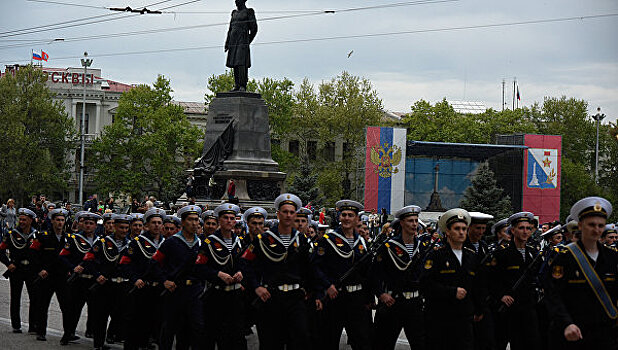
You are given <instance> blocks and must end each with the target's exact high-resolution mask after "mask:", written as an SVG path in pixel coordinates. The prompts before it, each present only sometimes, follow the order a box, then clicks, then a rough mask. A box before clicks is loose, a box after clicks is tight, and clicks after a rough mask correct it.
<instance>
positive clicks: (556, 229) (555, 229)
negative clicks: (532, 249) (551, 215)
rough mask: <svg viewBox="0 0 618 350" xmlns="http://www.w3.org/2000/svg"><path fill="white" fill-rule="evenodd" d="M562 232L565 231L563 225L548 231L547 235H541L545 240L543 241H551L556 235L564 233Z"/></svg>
mask: <svg viewBox="0 0 618 350" xmlns="http://www.w3.org/2000/svg"><path fill="white" fill-rule="evenodd" d="M562 231H563V230H562V226H561V225H556V226H554V227H552V228H550V229H549V230H547V231H546V232H545V233H543V234H542V235H541V238H543V239H550V238H552V237H553V236H554V235H555V234H558V233H562Z"/></svg>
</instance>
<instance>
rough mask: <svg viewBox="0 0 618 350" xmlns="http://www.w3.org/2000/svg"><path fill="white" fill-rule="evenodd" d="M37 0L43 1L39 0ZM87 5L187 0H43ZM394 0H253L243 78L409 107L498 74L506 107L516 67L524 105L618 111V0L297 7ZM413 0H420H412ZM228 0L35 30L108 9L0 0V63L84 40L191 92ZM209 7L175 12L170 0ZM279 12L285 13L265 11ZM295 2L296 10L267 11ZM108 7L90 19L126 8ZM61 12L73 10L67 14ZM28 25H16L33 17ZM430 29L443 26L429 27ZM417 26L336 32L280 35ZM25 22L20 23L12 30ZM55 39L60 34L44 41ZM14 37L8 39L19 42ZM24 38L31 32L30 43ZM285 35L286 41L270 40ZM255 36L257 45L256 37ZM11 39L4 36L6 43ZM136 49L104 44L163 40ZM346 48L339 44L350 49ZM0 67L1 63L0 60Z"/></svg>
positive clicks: (96, 52) (74, 53) (495, 97)
mask: <svg viewBox="0 0 618 350" xmlns="http://www.w3.org/2000/svg"><path fill="white" fill-rule="evenodd" d="M37 1H47V0H37ZM49 1H53V2H63V3H73V4H85V5H87V6H95V7H99V6H100V7H125V6H127V5H128V6H131V7H133V8H139V7H142V6H144V5H148V4H153V3H155V2H163V3H161V4H159V5H156V6H152V7H149V8H150V9H160V8H164V7H167V6H174V5H178V4H182V3H185V2H188V1H190V0H171V1H170V0H168V1H162V0H159V1H157V0H142V1H136V0H113V1H112V0H90V1H84V0H82V1H79V0H49ZM401 1H402V0H391V1H388V0H382V1H350V0H345V1H341V0H339V1H273V0H263V1H252V0H249V1H248V2H247V6H248V7H252V8H254V9H255V12H256V15H257V17H258V25H259V31H258V35H257V37H256V39H255V44H254V45H253V46H252V48H251V50H252V52H251V55H252V63H253V67H252V68H251V69H250V72H249V76H250V77H251V78H256V79H260V78H262V77H273V78H283V77H287V78H289V79H291V80H292V81H294V82H295V83H296V84H297V85H298V84H299V83H300V82H301V80H302V79H303V78H305V77H307V78H309V79H310V81H312V82H314V83H316V84H317V83H319V82H320V81H322V80H329V79H331V78H333V77H335V76H336V75H338V74H339V73H341V72H342V71H344V70H345V71H348V72H350V73H351V74H354V75H358V76H362V77H366V78H368V79H370V80H371V82H372V83H373V85H374V87H375V89H376V90H377V91H378V93H379V95H380V97H381V98H382V100H383V103H384V107H385V108H386V109H387V110H391V111H396V112H408V111H409V110H410V106H411V105H412V104H413V103H414V102H415V101H417V100H419V99H425V100H428V101H431V102H435V101H437V100H441V99H442V98H443V97H446V98H447V99H448V100H459V101H461V100H463V101H481V102H483V103H485V105H486V106H487V107H492V108H494V109H498V110H499V109H500V108H501V100H502V81H503V79H504V80H505V81H506V86H507V87H506V100H507V102H508V106H509V107H510V106H511V98H512V95H511V94H512V85H513V78H515V77H516V78H517V81H518V83H519V89H520V93H521V98H522V100H521V104H523V105H530V104H532V103H534V102H535V101H538V102H542V101H543V98H544V97H545V96H552V97H559V96H562V95H566V96H568V97H576V98H580V99H585V100H587V101H588V102H589V111H590V112H593V111H595V110H596V108H597V107H601V108H602V111H603V113H605V114H606V115H607V116H608V119H609V120H616V117H617V116H618V40H617V39H616V34H617V33H618V16H605V17H595V18H588V17H587V16H596V15H612V14H616V15H618V1H616V0H590V1H581V0H548V1H539V0H534V1H533V0H520V1H495V0H459V1H445V0H442V2H438V1H437V0H421V1H420V2H425V3H424V4H415V5H409V6H400V7H386V8H378V9H371V10H362V11H348V12H345V11H344V12H336V13H335V14H320V15H311V16H309V15H308V14H309V13H308V12H303V13H299V12H296V13H294V12H290V11H297V10H318V11H319V10H331V9H334V10H342V9H350V8H358V7H366V6H375V5H382V4H393V3H397V2H401ZM417 2H419V1H417ZM233 8H234V2H233V1H231V0H230V1H220V0H219V1H198V2H195V3H191V4H188V5H184V6H178V7H174V8H170V9H168V10H167V11H177V13H175V14H163V15H142V16H138V15H135V16H129V17H128V18H122V19H118V20H113V21H107V22H102V23H97V24H91V25H85V26H74V27H70V28H64V29H58V30H51V31H40V30H42V29H46V28H44V27H43V26H45V25H48V24H55V23H58V22H68V21H73V20H76V19H80V18H83V17H92V16H98V15H106V14H108V13H111V11H109V10H105V9H103V8H90V7H77V6H67V5H61V4H51V3H41V2H32V1H26V0H10V1H8V0H3V1H2V10H1V11H0V32H2V33H0V64H1V65H2V66H4V65H6V64H11V63H25V62H29V61H30V51H31V49H35V50H37V49H43V50H44V51H45V52H47V53H48V54H49V56H50V58H49V61H48V62H47V63H45V65H46V66H50V67H69V66H71V67H75V66H79V65H80V64H79V56H81V55H82V54H83V52H84V51H88V53H89V55H90V56H91V57H92V58H93V59H94V64H93V67H95V68H100V69H102V75H103V76H104V77H105V78H108V79H112V80H116V81H120V82H125V83H152V82H153V81H154V80H155V79H156V76H157V74H164V75H165V76H166V77H168V78H169V79H171V83H172V87H173V89H174V97H175V99H177V100H181V101H200V102H203V96H204V93H205V92H206V80H207V78H208V77H209V76H211V75H212V74H220V73H222V72H223V71H224V69H225V67H224V65H225V54H224V52H223V47H222V46H223V43H224V41H225V35H226V32H227V27H228V26H227V23H228V22H229V17H230V11H231V10H232V9H233ZM198 11H201V12H205V11H208V12H215V13H200V14H197V13H191V14H189V13H181V12H198ZM276 11H284V12H276ZM292 14H305V15H307V16H304V17H293V18H282V19H271V20H268V19H269V18H272V17H279V16H289V15H292ZM124 16H126V15H125V14H119V15H115V16H112V17H101V18H97V19H98V20H103V19H110V18H115V17H118V18H120V17H124ZM568 17H585V18H584V19H579V20H571V21H559V22H545V23H529V24H524V25H513V26H497V27H485V28H476V29H458V30H456V29H453V28H462V27H463V28H469V27H474V26H477V27H478V26H484V25H493V24H507V23H520V22H529V21H530V22H534V21H538V20H541V21H546V20H553V19H564V18H568ZM67 24H69V25H71V24H74V22H70V23H67ZM206 24H223V25H212V26H209V27H200V28H196V29H191V30H182V31H159V29H164V28H175V27H184V26H192V25H206ZM37 27H38V29H33V30H32V31H35V32H33V33H30V34H26V35H15V34H18V32H12V31H15V30H18V29H25V28H37ZM433 29H448V30H444V31H431V30H433ZM139 30H157V32H156V33H154V34H148V35H137V36H124V37H113V38H109V37H108V38H104V39H99V40H83V41H73V42H69V39H71V38H76V37H82V36H92V35H101V34H112V33H123V32H131V31H139ZM393 32H415V33H411V34H400V35H385V36H365V37H361V38H345V39H336V40H315V41H304V42H303V41H300V42H289V41H290V40H302V39H317V38H329V37H330V38H332V37H340V36H352V35H364V34H379V33H393ZM22 33H23V32H22ZM56 38H63V39H65V40H66V42H54V43H49V42H50V41H52V40H53V39H56ZM18 40H19V41H18ZM27 40H40V42H32V41H27ZM280 41H287V42H285V43H273V42H280ZM260 43H261V44H260ZM16 44H18V45H23V46H21V47H7V46H10V45H16ZM185 48H200V49H196V50H175V51H170V52H157V53H149V54H140V55H136V54H133V55H115V56H107V57H105V56H102V55H106V54H116V53H118V54H122V53H128V52H143V51H150V50H163V49H185ZM351 51H353V52H352V54H351V55H350V57H348V54H349V53H350V52H351ZM3 69H4V68H3Z"/></svg>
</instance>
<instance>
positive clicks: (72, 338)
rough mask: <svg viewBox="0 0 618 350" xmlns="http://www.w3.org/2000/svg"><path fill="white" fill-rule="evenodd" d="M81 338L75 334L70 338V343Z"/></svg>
mask: <svg viewBox="0 0 618 350" xmlns="http://www.w3.org/2000/svg"><path fill="white" fill-rule="evenodd" d="M80 339H81V338H80V337H78V336H76V335H75V334H73V335H71V336H69V341H76V340H80Z"/></svg>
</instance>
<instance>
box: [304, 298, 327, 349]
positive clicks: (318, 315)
mask: <svg viewBox="0 0 618 350" xmlns="http://www.w3.org/2000/svg"><path fill="white" fill-rule="evenodd" d="M305 305H306V306H305V307H306V308H307V327H308V330H309V338H310V339H309V342H310V343H309V347H310V348H311V349H314V350H322V349H323V348H324V341H323V340H324V339H322V336H321V334H320V327H321V325H322V324H323V323H324V322H325V320H324V311H322V310H320V311H318V310H317V309H316V305H315V298H314V297H311V298H309V299H307V300H306V301H305Z"/></svg>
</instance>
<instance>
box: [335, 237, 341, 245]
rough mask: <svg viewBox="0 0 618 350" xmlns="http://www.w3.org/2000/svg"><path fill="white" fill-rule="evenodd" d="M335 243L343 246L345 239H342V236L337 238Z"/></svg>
mask: <svg viewBox="0 0 618 350" xmlns="http://www.w3.org/2000/svg"><path fill="white" fill-rule="evenodd" d="M335 244H336V245H337V247H343V241H342V240H341V238H338V237H337V238H335Z"/></svg>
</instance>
